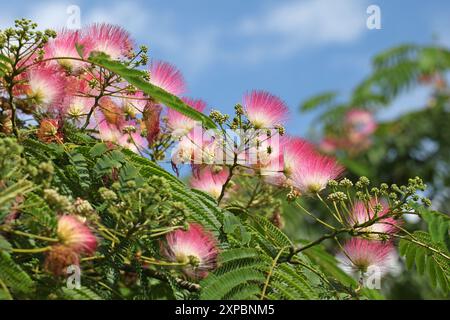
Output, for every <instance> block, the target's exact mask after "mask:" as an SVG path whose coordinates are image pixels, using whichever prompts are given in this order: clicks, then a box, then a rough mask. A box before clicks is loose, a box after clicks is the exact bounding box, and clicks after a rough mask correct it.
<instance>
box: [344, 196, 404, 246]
mask: <svg viewBox="0 0 450 320" xmlns="http://www.w3.org/2000/svg"><path fill="white" fill-rule="evenodd" d="M377 207H381V210H380V211H378V212H376V209H377ZM388 213H389V206H388V204H387V202H386V201H383V200H382V201H377V200H376V199H372V200H370V201H369V202H368V203H365V202H363V201H357V202H355V204H354V206H353V210H352V212H351V216H350V217H349V223H350V224H352V225H356V224H358V225H360V224H363V223H365V222H367V221H369V220H372V219H373V218H375V217H380V218H381V219H380V220H378V221H377V222H376V223H374V224H372V225H370V226H367V227H364V228H363V229H360V231H363V232H369V233H370V232H375V233H374V234H372V235H370V234H369V235H368V236H369V237H372V238H374V239H380V237H381V236H382V235H381V233H386V234H392V233H395V232H397V231H398V228H397V226H398V225H399V224H400V221H399V220H395V219H394V218H392V217H385V218H382V217H383V216H385V215H386V214H388Z"/></svg>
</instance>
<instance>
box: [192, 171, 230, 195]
mask: <svg viewBox="0 0 450 320" xmlns="http://www.w3.org/2000/svg"><path fill="white" fill-rule="evenodd" d="M218 168H219V169H217V170H216V168H213V167H210V166H207V167H204V168H201V169H200V170H199V172H198V173H197V174H194V175H192V177H191V179H190V181H189V184H190V186H191V187H192V188H194V189H197V190H201V191H204V192H206V193H209V194H210V195H211V196H213V197H214V198H216V199H217V198H219V197H220V194H221V192H222V188H223V185H224V184H225V182H226V181H227V179H228V175H229V170H228V168H227V167H218Z"/></svg>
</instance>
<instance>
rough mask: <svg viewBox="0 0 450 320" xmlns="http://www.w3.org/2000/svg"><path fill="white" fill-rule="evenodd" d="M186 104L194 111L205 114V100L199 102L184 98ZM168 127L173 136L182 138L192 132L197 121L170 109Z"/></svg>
mask: <svg viewBox="0 0 450 320" xmlns="http://www.w3.org/2000/svg"><path fill="white" fill-rule="evenodd" d="M181 100H183V102H184V103H186V104H187V105H188V106H190V107H192V108H193V109H195V110H197V111H199V112H203V110H205V108H206V103H205V102H204V101H203V100H197V99H192V98H187V97H183V98H182V99H181ZM167 125H168V126H169V129H170V130H171V131H172V134H173V135H175V136H177V137H181V136H184V135H185V134H187V133H188V132H189V131H191V130H192V129H193V128H194V126H195V125H196V121H195V120H193V119H191V118H189V117H187V116H185V115H184V114H182V113H180V112H178V111H175V110H173V109H170V108H169V110H168V111H167Z"/></svg>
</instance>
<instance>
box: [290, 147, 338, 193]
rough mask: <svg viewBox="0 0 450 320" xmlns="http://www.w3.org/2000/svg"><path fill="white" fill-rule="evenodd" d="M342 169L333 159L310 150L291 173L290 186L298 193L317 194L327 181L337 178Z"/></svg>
mask: <svg viewBox="0 0 450 320" xmlns="http://www.w3.org/2000/svg"><path fill="white" fill-rule="evenodd" d="M343 171H344V168H343V167H342V166H341V165H339V164H338V163H337V162H336V160H335V159H334V158H331V157H328V156H324V155H321V154H319V153H317V152H316V151H314V150H312V151H309V152H306V153H305V154H304V155H303V156H302V160H301V164H300V166H298V167H297V168H295V170H294V172H293V173H292V178H291V179H292V184H293V186H294V187H296V188H297V189H298V190H299V191H300V192H303V193H310V194H314V193H318V192H320V191H321V190H323V189H325V187H326V186H327V183H328V181H329V180H332V179H336V178H338V177H339V176H340V175H341V173H342V172H343Z"/></svg>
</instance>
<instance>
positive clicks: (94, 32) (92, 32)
mask: <svg viewBox="0 0 450 320" xmlns="http://www.w3.org/2000/svg"><path fill="white" fill-rule="evenodd" d="M83 31H84V32H83V41H88V42H89V43H92V46H91V47H90V48H89V49H90V51H91V52H93V51H100V52H103V53H106V54H107V55H109V56H110V57H111V58H112V59H119V58H122V57H128V56H129V55H130V53H131V52H132V50H133V41H132V40H131V38H130V34H129V33H128V32H127V31H126V30H124V29H123V28H122V27H119V26H116V25H112V24H106V23H100V24H98V23H96V24H93V25H91V26H89V27H88V28H86V29H84V30H83ZM89 53H90V52H89Z"/></svg>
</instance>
